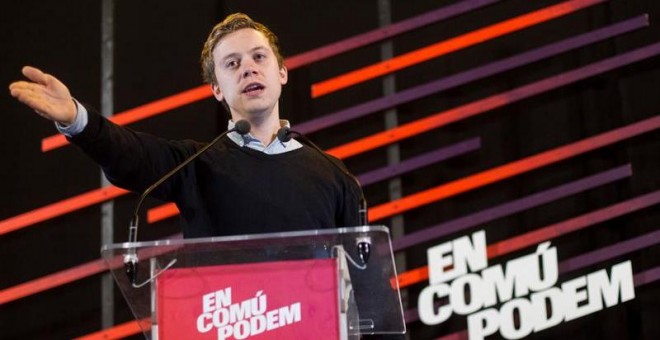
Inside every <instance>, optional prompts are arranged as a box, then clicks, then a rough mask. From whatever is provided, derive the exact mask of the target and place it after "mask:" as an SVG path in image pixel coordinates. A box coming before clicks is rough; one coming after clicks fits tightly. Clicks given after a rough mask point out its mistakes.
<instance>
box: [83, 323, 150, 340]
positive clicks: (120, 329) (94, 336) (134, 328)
mask: <svg viewBox="0 0 660 340" xmlns="http://www.w3.org/2000/svg"><path fill="white" fill-rule="evenodd" d="M140 325H142V327H144V328H145V329H148V328H149V327H151V321H150V320H149V319H148V318H145V319H142V320H134V321H129V322H125V323H122V324H120V325H116V326H113V327H112V328H108V329H104V330H101V331H98V332H94V333H90V334H87V335H83V336H81V337H79V338H76V339H78V340H107V339H121V338H125V337H127V336H130V335H135V334H138V333H140V332H142V329H141V328H140Z"/></svg>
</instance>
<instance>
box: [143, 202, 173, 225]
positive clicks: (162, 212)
mask: <svg viewBox="0 0 660 340" xmlns="http://www.w3.org/2000/svg"><path fill="white" fill-rule="evenodd" d="M178 213H179V209H178V208H177V207H176V204H174V203H166V204H163V205H161V206H158V207H155V208H152V209H149V210H147V223H154V222H158V221H161V220H164V219H166V218H169V217H172V216H175V215H177V214H178Z"/></svg>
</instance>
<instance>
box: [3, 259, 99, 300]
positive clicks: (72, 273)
mask: <svg viewBox="0 0 660 340" xmlns="http://www.w3.org/2000/svg"><path fill="white" fill-rule="evenodd" d="M107 269H108V267H107V265H106V263H105V261H104V260H94V261H92V262H88V263H85V264H83V265H79V266H76V267H72V268H69V269H66V270H63V271H60V272H57V273H54V274H51V275H46V276H42V277H40V278H38V279H35V280H32V281H28V282H25V283H21V284H19V285H16V286H13V287H10V288H6V289H3V290H0V305H3V304H5V303H8V302H11V301H14V300H18V299H21V298H24V297H26V296H30V295H32V294H34V293H35V292H41V291H43V290H46V289H50V288H54V287H58V286H61V285H65V284H67V283H69V282H73V281H76V280H79V279H81V278H84V277H87V276H90V275H94V274H97V273H100V272H103V271H106V270H107Z"/></svg>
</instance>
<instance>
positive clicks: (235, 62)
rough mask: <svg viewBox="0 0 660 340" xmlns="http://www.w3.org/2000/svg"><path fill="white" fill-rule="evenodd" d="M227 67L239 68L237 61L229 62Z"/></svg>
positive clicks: (226, 64)
mask: <svg viewBox="0 0 660 340" xmlns="http://www.w3.org/2000/svg"><path fill="white" fill-rule="evenodd" d="M225 67H226V68H236V67H238V61H236V60H228V61H227V62H226V63H225Z"/></svg>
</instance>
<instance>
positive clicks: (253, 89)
mask: <svg viewBox="0 0 660 340" xmlns="http://www.w3.org/2000/svg"><path fill="white" fill-rule="evenodd" d="M264 88H265V86H263V85H261V84H259V83H252V84H250V85H248V86H246V87H245V89H243V93H246V94H256V93H259V91H261V90H263V89H264Z"/></svg>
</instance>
